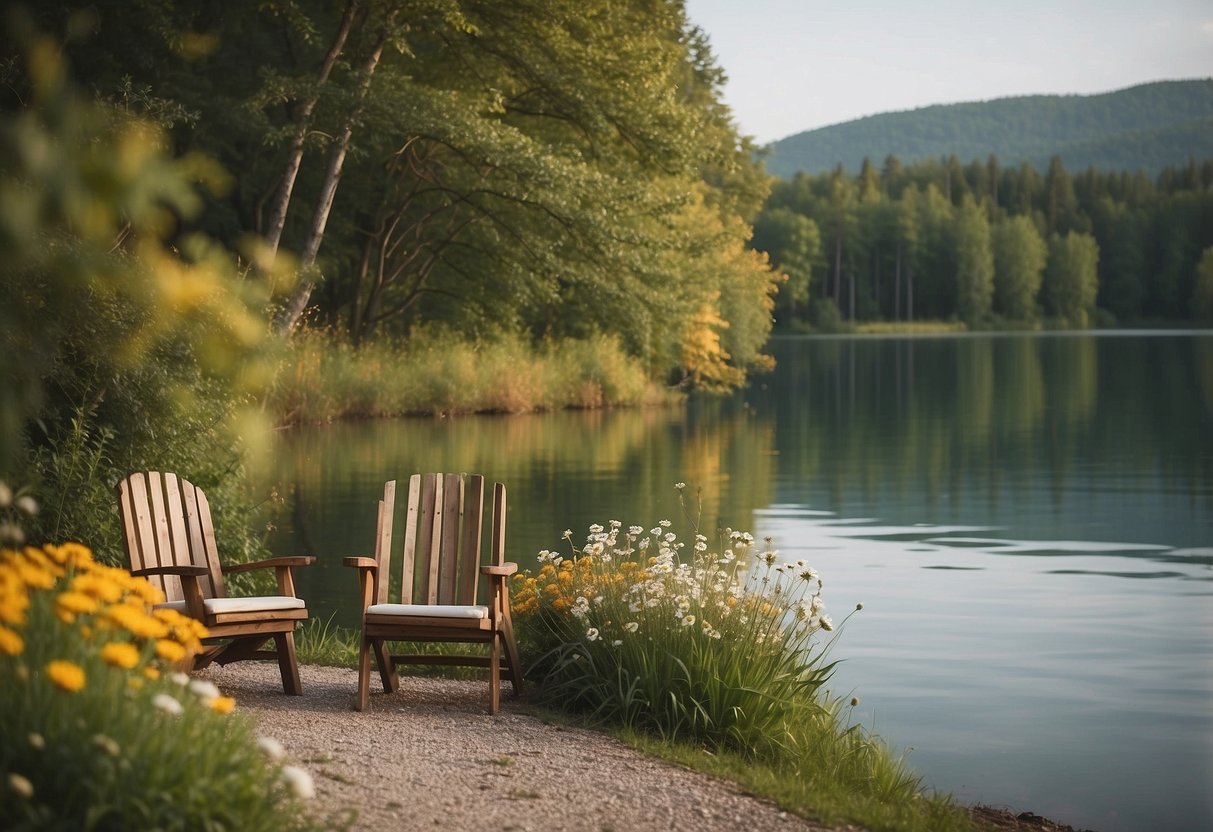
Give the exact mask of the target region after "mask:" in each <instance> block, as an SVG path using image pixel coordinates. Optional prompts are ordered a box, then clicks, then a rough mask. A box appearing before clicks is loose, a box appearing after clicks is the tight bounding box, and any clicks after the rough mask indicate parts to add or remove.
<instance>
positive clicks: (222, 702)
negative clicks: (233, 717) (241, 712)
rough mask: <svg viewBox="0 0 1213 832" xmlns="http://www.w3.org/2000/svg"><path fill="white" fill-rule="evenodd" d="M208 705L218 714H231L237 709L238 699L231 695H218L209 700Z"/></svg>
mask: <svg viewBox="0 0 1213 832" xmlns="http://www.w3.org/2000/svg"><path fill="white" fill-rule="evenodd" d="M207 705H209V706H210V709H211V710H212V711H214V712H215V713H218V714H230V713H231V712H232V711H234V710H236V700H235V699H233V698H232V697H230V696H216V697H214V698H212V699H211V700H209V701H208V702H207Z"/></svg>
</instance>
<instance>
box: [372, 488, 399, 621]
mask: <svg viewBox="0 0 1213 832" xmlns="http://www.w3.org/2000/svg"><path fill="white" fill-rule="evenodd" d="M395 513H396V481H395V480H388V481H387V482H385V483H384V484H383V499H382V500H380V501H379V520H378V523H377V525H376V526H375V560H376V562H378V564H379V569H378V571H376V573H375V603H376V604H383V603H386V602H387V591H388V583H389V578H390V575H391V572H390V571H389V569H390V564H391V556H392V520H393V519H394V515H395Z"/></svg>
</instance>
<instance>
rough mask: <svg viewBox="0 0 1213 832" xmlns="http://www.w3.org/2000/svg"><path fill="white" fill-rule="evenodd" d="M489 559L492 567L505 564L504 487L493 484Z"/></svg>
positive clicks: (499, 484)
mask: <svg viewBox="0 0 1213 832" xmlns="http://www.w3.org/2000/svg"><path fill="white" fill-rule="evenodd" d="M490 548H491V550H492V551H491V552H490V555H489V556H490V558H491V559H492V564H493V565H494V566H501V565H502V564H504V563H505V486H504V485H503V484H501V483H499V482H498V483H494V484H493V540H492V542H491V543H490Z"/></svg>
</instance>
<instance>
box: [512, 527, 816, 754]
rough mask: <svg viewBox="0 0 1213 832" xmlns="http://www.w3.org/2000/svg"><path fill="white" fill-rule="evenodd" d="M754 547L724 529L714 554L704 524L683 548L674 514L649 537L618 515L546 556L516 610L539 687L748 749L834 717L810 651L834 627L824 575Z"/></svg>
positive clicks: (519, 592)
mask: <svg viewBox="0 0 1213 832" xmlns="http://www.w3.org/2000/svg"><path fill="white" fill-rule="evenodd" d="M565 537H566V539H568V540H569V541H570V543H571V540H572V532H571V531H567V532H565ZM752 547H753V538H752V537H751V536H750V535H749V534H748V533H746V532H738V531H732V530H729V529H725V530H724V531H723V533H722V535H721V540H720V545H719V546H718V547H717V548H716V549H715V550H713V549H711V548H710V547H709V545H708V538H707V537H706V536H705V535H702V534H699V533H697V532H696V533H695V534H694V536H693V539H692V543H691V547H690V548H691V551H690V552H687V551H686V545H685V544H684V543H683V542H682V541H680V540H679V539H678V537H677V535H676V533H675V532H673V531H671V530H670V524H669V521H665V520H663V521H661V522H660V523H659V524H657V525H656V526H654V527H653V528H651V529H649V530H648V531H647V532H646V531H645V530H644V529H643V528H642V527H640V526H631V527H629V528H627V529H624V528H623V527H622V524H621V523H620V522H619V521H611V523H610V524H609V527H607V528H603V527H602V526H598V525H595V526H591V527H590V535H589V537H588V538H587V541H586V544H585V546H584V547H582V548H580V549H579V548H577V547H576V546H573V547H572V556H571V557H569V558H564V557H562V556H561V555H559V554H556V553H554V552H548V551H544V552H541V553H540V554H539V560H540V564H541V565H540V568H539V571H538V573H537V574H536V575H533V576H532V575H529V574H527V575H522V576H519V577H516V579H515V590H514V601H513V609H514V611H515V613H516V614H517V615H518V616H519V618H520V621H521V622H522V626H523V628H524V629H525V631H526V636H527V638H526V639H524V643H526V644H527V648H528V652H529V653H530V654H531V655H532V656H533V657H534V661H533V667H532V668H531V673H532V675H534V676H537V677H538V678H539V680H540V681H541V690H542V693H543V695H544V696H546V697H548V698H551V699H552V700H554V701H560V702H564V703H566V704H568V705H571V706H572V707H575V708H577V709H580V710H584V711H587V712H589V713H591V714H592V715H594V716H595V717H598V718H602V719H604V720H608V721H611V722H617V723H620V724H622V725H624V726H627V727H629V728H635V729H640V730H645V731H648V732H651V733H656V734H658V735H660V736H662V737H665V738H668V739H688V738H689V739H694V740H696V741H701V742H706V743H708V744H710V745H713V746H719V747H726V748H732V749H739V750H744V751H746V752H762V751H769V750H771V748H772V747H775V746H785V745H786V744H787V743H788V742H789V741H790V737H789V734H788V732H789V726H790V724H791V723H793V722H795V721H799V720H804V719H810V720H817V721H820V720H828V719H829V718H830V714H829V711H828V709H826V708H825V707H823V706H822V705H821V704H820V703H819V702H818V701H817V698H816V696H815V694H816V692H817V691H818V689H819V688H820V687H821V685H822V684H823V683H824V682H825V681H826V680H827V679H828V678H829V675H830V671H831V669H832V665H831V664H828V663H826V662H825V661H824V659H825V656H826V652H827V651H826V650H824V649H815V639H816V635H817V634H818V633H819V632H820V631H822V630H830V629H832V627H833V625H832V622H831V620H830V618H829V616H828V615H826V614H825V612H824V608H823V605H822V601H821V579H820V578H819V577H818V575H817V573H816V572H815V571H813V569H812V568H811V567H809V566H808V565H806V564H805V563H803V562H795V563H782V562H780V561H779V558H778V553H777V552H775V551H774V550H772V549H771V548H770V547H769V546H768V547H767V548H766V549H765V550H764V551H762V552H758V553H754V552H752V551H751V550H752ZM747 562H748V563H749V565H750V568H745V567H744V565H745V564H747Z"/></svg>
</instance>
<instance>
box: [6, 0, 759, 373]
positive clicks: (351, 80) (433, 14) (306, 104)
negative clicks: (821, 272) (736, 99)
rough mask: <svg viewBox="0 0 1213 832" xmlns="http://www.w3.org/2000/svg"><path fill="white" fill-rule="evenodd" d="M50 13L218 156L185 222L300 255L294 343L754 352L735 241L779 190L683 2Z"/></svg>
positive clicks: (110, 70)
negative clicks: (202, 202) (429, 342)
mask: <svg viewBox="0 0 1213 832" xmlns="http://www.w3.org/2000/svg"><path fill="white" fill-rule="evenodd" d="M36 14H37V20H36V25H37V26H38V28H39V29H41V30H42V31H45V32H49V33H53V34H56V35H60V36H63V35H66V37H67V42H66V47H65V50H64V53H65V56H66V59H67V62H68V65H69V67H70V69H71V71H72V72H73V73H74V74H75V75H76V77H78V78H80V79H84V80H85V81H86V82H87V84H88V86H89V87H90V88H91V91H92V92H93V94H94V95H95V96H96V97H97V98H98V99H100V100H103V101H106V102H108V103H110V104H112V105H113V107H114V108H115V109H116V110H117V111H118V112H121V113H124V114H129V115H131V116H134V117H139V118H141V119H145V120H151V121H153V122H156V123H158V125H159V127H160V128H162V130H163V135H164V137H165V140H166V141H168V142H170V146H171V148H172V150H173V151H174V152H175V153H177V154H181V155H189V154H193V153H202V154H205V156H206V157H207V158H210V159H213V160H215V161H217V162H218V163H219V165H220V166H221V168H222V170H223V171H224V172H225V173H224V175H223V176H224V185H223V187H222V188H221V189H219V190H218V191H217V192H216V193H213V194H212V195H211V196H210V197H208V202H207V204H206V206H205V208H204V210H202V211H201V212H200V213H199V214H198V215H197V216H196V217H195V218H193V220H192V221H191V223H190V224H189V225H188V226H187V227H185V228H183V229H182V232H183V233H184V231H203V232H206V233H207V234H208V235H210V236H211V237H213V238H214V239H216V240H218V241H219V242H221V243H222V244H224V245H225V246H227V247H228V248H230V249H232V250H235V251H243V252H244V254H245V256H246V257H247V258H249V259H251V260H254V262H258V261H257V260H256V259H255V258H265V257H277V256H278V255H279V254H282V255H283V256H289V257H290V258H292V263H294V265H295V266H296V267H297V270H298V273H299V274H300V275H301V279H300V280H299V281H298V283H297V285H296V286H294V288H293V289H290V290H289V291H282V288H281V287H280V286H274V287H272V288H273V290H274V293H275V297H274V298H273V303H274V304H275V305H276V306H275V308H273V309H271V310H268V311H267V314H269V315H271V316H272V317H273V318H274V320H275V325H276V328H277V329H278V331H279V332H282V333H285V332H287V331H289V330H291V329H293V328H296V327H298V326H299V325H300V323H301V322H302V323H304V324H308V325H318V326H323V327H327V328H330V329H332V330H335V331H339V332H341V333H343V334H344V336H345V337H347V338H349V339H350V340H351V341H353V342H355V343H359V342H363V341H365V340H366V339H368V338H372V337H376V336H379V335H391V336H407V335H408V334H409V333H410V332H412V331H413V330H415V329H416V328H417V327H419V326H435V325H441V326H446V327H450V328H453V329H455V330H457V331H460V332H464V333H467V334H469V335H475V334H478V333H485V332H491V331H493V330H498V329H504V330H507V331H511V332H513V331H520V332H524V333H527V334H528V335H529V336H530V337H532V338H556V339H559V338H577V337H584V336H586V335H587V334H590V333H594V332H601V331H606V332H609V333H612V334H614V335H617V336H618V337H619V338H620V339H621V340H622V342H623V343H624V344H625V345H626V347H627V349H628V350H629V352H630V353H632V354H634V355H636V356H639V357H641V358H642V359H643V360H644V361H645V363H646V364H647V365H648V366H650V367H651V368H653V370H654V372H655V373H658V374H665V373H673V374H688V375H692V376H695V375H700V376H704V377H705V378H706V379H707V380H708V381H721V380H725V379H734V380H736V379H740V378H742V377H744V369H745V368H746V367H747V366H750V365H752V364H753V363H754V362H756V361H758V362H761V361H762V358H761V349H762V346H763V344H764V343H765V341H766V335H767V332H768V329H769V317H770V316H769V304H770V298H771V295H772V294H773V292H774V289H775V283H774V281H773V274H772V272H771V271H770V269H769V268H768V267H767V266H766V265H765V264H764V263H763V262H762V261H761V259H759V258H756V257H755V256H754V255H753V253H752V252H751V251H749V250H747V249H746V248H745V246H744V241H745V238H746V236H747V234H748V227H747V225H746V219H748V218H752V216H753V215H754V213H755V212H756V211H757V209H758V207H759V205H760V204H761V202H762V200H763V198H764V197H765V195H766V192H767V181H766V178H765V177H764V175H763V174H762V169H761V167H760V165H759V164H758V163H757V162H755V161H754V160H753V159H752V156H753V150H754V148H753V147H752V145H750V143H749V142H748V141H746V140H744V139H743V138H742V137H740V136H739V135H738V134H737V132H736V130H735V128H734V127H733V125H732V123H731V119H730V114H729V111H728V110H727V108H725V107H724V106H723V105H722V104H721V102H720V87H721V84H722V81H723V74H722V72H721V71H720V69H719V68H717V67H716V66H715V64H714V58H713V56H712V54H711V51H710V48H709V46H708V43H707V41H706V38H705V37H704V35H703V33H702V32H701V31H699V30H697V29H695V28H694V27H693V26H692V25H691V24H690V23H689V22H688V20H687V18H686V14H685V10H684V8H683V3H682V2H679V0H633V2H627V3H614V2H590V3H584V2H557V3H552V2H546V0H545V2H513V3H509V4H500V3H492V2H475V0H429V1H428V2H422V3H407V4H405V3H400V2H394V0H345V2H341V3H327V2H315V1H314V0H310V1H309V0H281V1H280V2H279V1H278V0H275V1H274V2H266V3H259V4H257V5H256V6H255V8H250V9H248V10H246V11H245V12H242V13H241V14H239V15H235V14H220V13H218V7H215V6H213V5H212V4H207V3H162V2H153V0H138V2H134V3H128V2H116V0H112V1H109V2H107V0H101V1H100V2H91V3H59V4H50V5H48V6H46V7H43V9H42V10H40V11H38V12H37V13H36ZM8 87H9V89H10V90H13V89H17V90H19V89H21V88H22V85H21V81H20V79H17V80H16V81H15V82H14V83H10V84H9V85H8ZM13 98H14V96H12V95H11V94H10V100H9V102H8V105H9V106H10V107H12V106H14V105H15V104H16V103H17V102H16V101H15V100H13ZM254 239H255V240H257V241H258V245H259V246H260V248H259V250H258V252H257V253H256V254H255V255H254V254H253V253H252V252H251V251H248V250H247V247H248V244H249V241H250V240H254ZM717 341H719V344H717V343H716V342H717ZM705 344H707V345H708V347H705V346H704V345H705ZM705 350H707V352H705ZM698 354H702V357H701V358H695V357H694V356H695V355H698ZM726 355H727V356H728V358H727V359H726V357H725V356H726Z"/></svg>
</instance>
